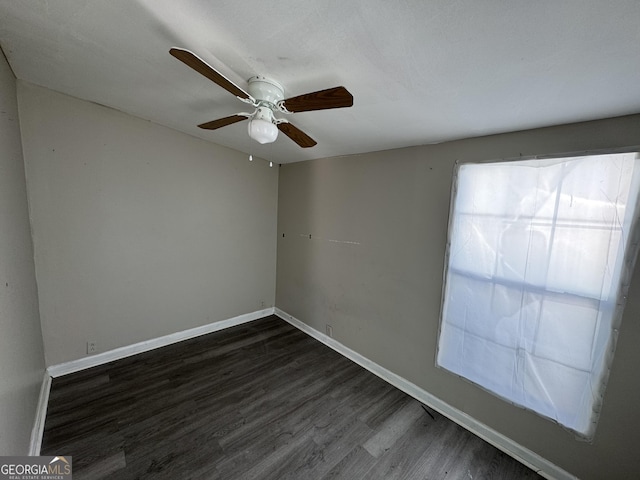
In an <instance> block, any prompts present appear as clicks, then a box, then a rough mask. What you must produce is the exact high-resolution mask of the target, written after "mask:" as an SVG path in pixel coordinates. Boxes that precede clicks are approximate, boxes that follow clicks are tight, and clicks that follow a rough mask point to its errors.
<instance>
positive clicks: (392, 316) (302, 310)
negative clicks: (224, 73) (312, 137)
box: [276, 115, 640, 479]
mask: <svg viewBox="0 0 640 480" xmlns="http://www.w3.org/2000/svg"><path fill="white" fill-rule="evenodd" d="M632 145H640V115H636V116H629V117H620V118H617V119H611V120H605V121H597V122H589V123H583V124H575V125H568V126H561V127H552V128H545V129H539V130H532V131H526V132H517V133H512V134H505V135H496V136H490V137H483V138H476V139H469V140H462V141H456V142H449V143H444V144H440V145H430V146H423V147H416V148H406V149H400V150H391V151H385V152H377V153H371V154H364V155H358V156H350V157H343V158H331V159H321V160H316V161H311V162H302V163H295V164H289V165H283V167H282V168H281V169H280V185H279V200H278V203H279V210H278V277H277V293H276V306H277V307H279V308H281V309H282V310H284V311H285V312H287V313H289V314H291V315H293V316H295V317H297V318H298V319H300V320H302V321H303V322H306V323H307V324H308V325H310V326H312V327H313V328H315V329H317V330H319V331H321V332H324V331H325V325H326V324H331V325H332V326H333V335H334V338H336V340H338V341H339V342H341V343H343V344H344V345H346V346H348V347H350V348H351V349H353V350H355V351H357V352H358V353H360V354H362V355H364V356H365V357H367V358H369V359H371V360H373V361H375V362H377V363H378V364H380V365H382V366H383V367H386V368H387V369H389V370H391V371H393V372H394V373H396V374H398V375H400V376H402V377H404V378H406V379H407V380H409V381H411V382H413V383H415V384H417V385H418V386H420V387H421V388H423V389H424V390H426V391H427V392H429V393H431V394H433V395H435V396H436V397H439V398H440V399H442V400H444V401H445V402H447V403H449V404H450V405H452V406H454V407H456V408H458V409H459V410H462V411H463V412H466V413H467V414H469V415H471V416H472V417H474V418H475V419H477V420H479V421H480V422H482V423H485V424H486V425H488V426H489V427H491V428H493V429H495V430H497V431H498V432H501V433H502V434H504V435H506V436H507V437H510V438H511V439H513V440H515V441H516V442H518V443H520V444H521V445H523V446H525V447H527V448H529V449H531V450H533V451H534V452H537V453H538V454H540V455H541V456H543V457H545V458H547V459H549V460H550V461H552V462H553V463H555V464H557V465H558V466H560V467H562V468H564V469H565V470H567V471H569V472H571V473H573V474H574V475H577V476H578V477H580V478H584V479H591V478H593V479H595V478H602V479H605V478H606V479H612V478H635V477H636V476H637V475H638V472H639V471H640V455H638V452H637V448H638V445H640V408H638V405H640V375H638V373H637V366H638V365H640V348H638V345H640V322H638V316H639V315H640V278H638V276H639V273H638V270H640V269H639V268H636V272H635V274H634V278H633V280H632V287H631V291H630V295H629V297H630V298H629V303H628V306H627V309H626V312H625V316H624V319H623V324H622V328H621V333H620V339H619V343H618V350H617V354H616V358H615V360H614V364H613V370H612V372H611V376H610V379H609V386H608V389H607V393H606V396H605V401H604V408H603V411H602V415H601V417H600V423H599V426H598V429H597V432H596V437H595V440H594V442H593V444H592V445H589V444H586V443H583V442H580V441H577V440H575V439H574V437H573V436H572V435H571V434H570V433H568V432H566V431H564V430H563V429H562V428H560V427H558V426H557V425H555V424H553V423H552V422H549V421H547V420H545V419H542V418H540V417H538V416H537V415H535V414H533V413H530V412H527V411H524V410H521V409H519V408H516V407H514V406H512V405H509V404H507V403H505V402H503V401H501V400H499V399H497V398H496V397H494V396H492V395H491V394H488V393H486V392H484V391H483V390H481V389H479V388H477V387H475V386H473V385H471V384H470V383H468V382H466V381H464V380H461V379H459V378H457V377H455V376H454V375H451V374H449V373H447V372H446V371H444V370H441V369H437V368H436V367H435V349H436V341H437V332H438V321H439V313H440V300H441V294H442V275H443V268H444V253H445V242H446V234H447V221H448V209H449V200H450V187H451V181H452V172H453V167H454V163H455V161H456V160H460V161H471V160H487V159H501V158H513V157H518V156H520V155H523V156H527V155H538V154H550V153H560V152H574V151H579V150H588V149H602V148H612V147H623V146H632ZM310 234H311V238H309V235H310ZM283 235H284V237H283Z"/></svg>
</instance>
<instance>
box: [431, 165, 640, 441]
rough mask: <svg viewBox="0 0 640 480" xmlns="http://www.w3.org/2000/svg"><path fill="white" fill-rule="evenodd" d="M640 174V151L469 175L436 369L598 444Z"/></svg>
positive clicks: (462, 174) (488, 168) (458, 203)
mask: <svg viewBox="0 0 640 480" xmlns="http://www.w3.org/2000/svg"><path fill="white" fill-rule="evenodd" d="M639 173H640V165H639V161H638V154H637V153H625V154H611V155H598V156H585V157H573V158H562V159H551V160H549V159H547V160H527V161H516V162H501V163H490V164H465V165H461V166H459V167H458V169H457V178H456V181H455V182H454V191H453V196H452V198H453V200H452V201H453V203H452V208H451V217H450V226H449V245H448V254H447V265H446V271H445V287H444V292H443V306H442V318H441V325H440V337H439V344H438V355H437V364H438V365H439V366H441V367H444V368H445V369H447V370H450V371H451V372H454V373H456V374H458V375H461V376H463V377H465V378H467V379H468V380H471V381H472V382H474V383H476V384H478V385H480V386H482V387H484V388H485V389H487V390H489V391H491V392H493V393H495V394H497V395H498V396H500V397H502V398H504V399H506V400H508V401H510V402H512V403H514V404H516V405H519V406H522V407H525V408H528V409H531V410H533V411H535V412H538V413H539V414H541V415H543V416H545V417H548V418H551V419H553V420H555V421H557V422H559V423H560V424H562V425H564V426H565V427H567V428H569V429H570V430H572V431H574V432H576V433H577V434H578V435H579V436H580V437H582V438H586V439H591V438H592V437H593V434H594V432H595V426H596V423H597V419H598V413H599V409H600V406H601V403H602V398H603V394H604V388H605V385H606V380H607V376H608V369H609V365H610V363H611V361H612V356H613V350H614V348H615V340H616V335H617V331H618V330H617V329H618V326H619V322H620V318H621V315H622V308H623V305H624V298H625V297H626V291H627V287H628V284H629V280H630V274H631V271H632V268H633V263H634V261H635V256H636V254H637V250H638V249H637V243H638V242H637V238H636V235H632V233H633V231H634V230H636V228H635V226H636V224H637V222H636V217H637V213H636V211H635V210H636V205H637V203H638V189H639V188H638V186H639V183H640V182H639V179H640V174H639Z"/></svg>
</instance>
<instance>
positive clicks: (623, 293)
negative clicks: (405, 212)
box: [434, 146, 640, 443]
mask: <svg viewBox="0 0 640 480" xmlns="http://www.w3.org/2000/svg"><path fill="white" fill-rule="evenodd" d="M625 153H635V154H636V155H637V158H636V160H638V159H640V146H632V147H623V148H614V149H601V150H584V151H575V152H563V153H559V154H558V153H556V154H544V155H530V156H519V157H510V158H502V159H476V160H465V161H461V160H460V159H458V160H456V162H455V164H454V166H453V174H452V184H451V194H450V203H449V214H448V222H447V238H446V245H445V256H444V269H443V276H442V292H441V301H440V315H439V321H438V332H437V337H436V349H435V359H434V360H435V362H434V363H435V366H436V368H438V369H441V370H443V371H445V372H447V373H448V374H450V375H454V376H456V377H457V378H460V379H462V380H464V381H466V382H468V383H470V384H472V385H474V386H476V387H478V388H480V389H482V390H484V391H486V392H488V393H490V394H491V395H492V396H494V397H497V398H499V399H500V400H502V401H505V402H507V403H510V404H512V405H514V406H516V407H518V408H520V409H524V410H527V411H530V412H533V413H534V414H536V415H537V416H539V417H542V418H544V419H546V420H549V421H552V422H553V423H556V424H557V425H559V426H560V427H561V428H563V429H565V430H567V431H569V432H571V433H572V434H574V435H575V438H576V439H577V440H580V441H586V442H589V443H592V442H593V438H594V436H595V431H596V427H597V422H598V419H599V416H600V413H599V412H600V410H601V403H602V400H603V398H604V394H605V391H606V386H607V383H608V378H609V373H610V371H611V367H612V363H613V359H614V355H615V350H616V344H617V340H618V335H619V328H620V324H621V321H622V316H623V313H624V310H625V306H626V299H627V294H628V289H629V285H630V281H631V277H632V274H633V272H634V270H635V268H637V267H638V265H637V264H636V260H637V256H638V253H639V250H640V192H639V193H638V196H637V198H636V201H635V202H636V203H635V206H634V211H632V213H631V215H632V216H633V218H632V219H631V223H630V229H629V235H628V239H627V245H626V246H625V247H624V248H625V250H624V251H623V252H622V255H623V260H622V265H623V271H622V272H621V274H620V276H619V281H620V292H619V293H618V301H617V304H616V306H614V309H613V316H612V319H611V324H612V325H611V330H610V336H609V339H608V343H607V347H608V348H607V350H606V353H605V356H604V358H603V363H602V368H603V373H602V377H601V378H602V381H601V385H600V387H601V392H602V393H601V396H600V399H599V402H596V403H594V407H593V410H594V412H595V413H594V419H595V421H594V423H593V426H592V428H591V429H590V430H589V431H587V432H579V431H576V430H573V429H571V428H570V427H567V426H565V425H563V424H561V423H560V422H558V421H557V420H556V419H554V418H552V417H549V416H547V415H545V414H543V413H541V412H538V411H536V410H535V409H533V408H530V407H527V406H525V405H522V404H520V403H517V402H516V401H514V400H511V399H509V398H505V397H504V396H502V395H500V394H499V393H496V392H494V391H493V390H491V388H490V387H485V386H483V385H482V384H480V383H477V382H475V381H473V380H471V379H469V378H467V377H465V376H464V375H462V374H459V373H456V372H454V371H451V370H449V369H448V368H446V367H444V366H442V365H440V364H439V363H438V356H439V351H440V339H441V335H442V328H443V323H444V314H445V302H446V295H447V277H448V274H449V267H450V265H451V262H450V260H451V259H450V256H451V233H452V231H453V223H454V220H455V218H454V213H455V207H456V198H457V193H458V181H459V179H458V176H459V170H460V168H461V167H462V166H464V165H482V164H500V163H509V162H519V161H537V160H540V161H545V160H549V161H562V160H563V159H569V158H573V157H588V156H599V155H614V154H625ZM636 165H637V164H636ZM635 168H636V169H640V166H636V167H635ZM637 175H640V173H638V171H635V170H634V176H637ZM625 270H627V271H625ZM523 285H524V284H523Z"/></svg>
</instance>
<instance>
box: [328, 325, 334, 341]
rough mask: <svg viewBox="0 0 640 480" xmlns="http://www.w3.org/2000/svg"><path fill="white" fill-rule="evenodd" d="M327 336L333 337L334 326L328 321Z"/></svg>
mask: <svg viewBox="0 0 640 480" xmlns="http://www.w3.org/2000/svg"><path fill="white" fill-rule="evenodd" d="M327 337H329V338H333V327H332V326H331V325H329V324H328V323H327Z"/></svg>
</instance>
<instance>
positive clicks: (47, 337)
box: [18, 82, 278, 365]
mask: <svg viewBox="0 0 640 480" xmlns="http://www.w3.org/2000/svg"><path fill="white" fill-rule="evenodd" d="M18 104H19V109H20V120H21V129H22V136H23V144H24V146H25V147H24V157H25V164H26V174H27V185H28V196H29V205H30V210H31V218H32V229H33V239H34V249H35V266H36V275H37V279H38V288H39V291H40V314H41V318H42V330H43V337H44V346H45V356H46V363H47V365H52V364H58V363H61V362H65V361H69V360H74V359H78V358H81V357H83V356H85V355H86V343H87V341H89V340H91V341H93V340H95V341H97V342H98V350H99V351H105V350H110V349H114V348H117V347H121V346H125V345H130V344H133V343H136V342H140V341H144V340H147V339H151V338H156V337H160V336H163V335H167V334H171V333H174V332H177V331H182V330H185V329H189V328H193V327H197V326H201V325H205V324H209V323H212V322H215V321H219V320H224V319H228V318H232V317H234V316H237V315H241V314H245V313H249V312H254V311H257V310H261V309H262V308H266V307H270V306H273V304H274V299H275V266H276V256H275V255H276V214H277V189H278V171H277V170H278V169H277V168H269V165H268V163H266V162H264V161H262V160H255V161H253V162H251V163H250V162H249V161H248V159H247V156H246V155H244V154H241V153H239V152H237V151H234V150H231V149H228V148H224V147H220V146H217V145H213V144H211V143H208V142H205V141H202V140H199V139H196V138H194V137H191V136H188V135H185V134H182V133H179V132H176V131H174V130H170V129H168V128H165V127H161V126H158V125H156V124H153V123H150V122H148V121H145V120H142V119H139V118H135V117H132V116H129V115H126V114H124V113H122V112H118V111H115V110H111V109H108V108H105V107H102V106H99V105H95V104H92V103H89V102H86V101H82V100H78V99H76V98H72V97H68V96H65V95H62V94H59V93H55V92H52V91H50V90H47V89H44V88H41V87H37V86H34V85H31V84H28V83H23V82H19V83H18Z"/></svg>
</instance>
